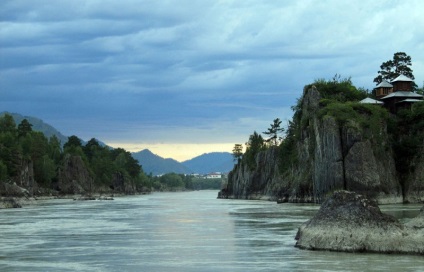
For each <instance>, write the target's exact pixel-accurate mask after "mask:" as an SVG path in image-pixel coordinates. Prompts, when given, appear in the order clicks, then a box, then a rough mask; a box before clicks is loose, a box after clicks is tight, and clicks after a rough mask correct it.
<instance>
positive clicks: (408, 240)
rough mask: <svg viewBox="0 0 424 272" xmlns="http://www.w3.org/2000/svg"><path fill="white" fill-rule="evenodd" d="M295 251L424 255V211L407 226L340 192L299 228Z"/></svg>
mask: <svg viewBox="0 0 424 272" xmlns="http://www.w3.org/2000/svg"><path fill="white" fill-rule="evenodd" d="M295 239H296V240H297V242H296V245H295V246H296V247H298V248H301V249H309V250H328V251H341V252H375V253H398V254H418V255H424V207H423V208H422V209H421V211H420V214H419V215H418V216H417V217H416V218H414V219H412V220H410V221H409V222H407V223H406V224H402V223H400V222H399V221H398V220H397V219H396V218H394V217H392V216H390V215H387V214H384V213H382V212H381V211H380V209H379V207H378V204H377V202H375V201H373V200H370V199H367V198H366V197H364V196H363V195H360V194H357V193H354V192H349V191H337V192H335V193H334V195H333V196H332V197H330V198H328V199H327V200H326V201H325V202H324V203H323V204H322V206H321V208H320V210H319V211H318V213H317V214H316V215H315V216H314V217H313V218H312V219H310V220H309V221H307V222H305V223H304V224H302V225H301V226H300V227H299V230H298V232H297V235H296V237H295Z"/></svg>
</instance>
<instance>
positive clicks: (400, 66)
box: [374, 52, 415, 84]
mask: <svg viewBox="0 0 424 272" xmlns="http://www.w3.org/2000/svg"><path fill="white" fill-rule="evenodd" d="M411 65H412V62H411V57H410V56H408V55H407V54H406V53H405V52H397V53H395V54H394V55H393V59H392V60H388V61H385V62H383V63H382V64H381V65H380V69H381V70H380V71H378V76H377V77H376V78H374V82H375V83H376V84H380V83H381V82H382V81H383V79H385V80H387V81H389V82H390V81H392V80H393V79H395V78H397V77H398V76H399V75H404V76H407V77H409V78H410V79H412V80H414V79H415V77H414V75H413V74H412V69H411V68H410V67H409V66H411Z"/></svg>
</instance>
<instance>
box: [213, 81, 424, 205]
mask: <svg viewBox="0 0 424 272" xmlns="http://www.w3.org/2000/svg"><path fill="white" fill-rule="evenodd" d="M322 101H323V99H322V97H321V94H320V92H319V91H318V90H317V89H316V88H315V87H314V86H307V87H305V89H304V94H303V98H302V100H301V104H299V105H300V110H298V114H299V115H298V118H297V119H298V121H297V123H296V127H295V129H296V131H298V132H296V138H295V139H294V140H293V141H292V142H291V144H292V145H293V146H294V150H295V151H294V152H295V157H296V159H295V160H292V161H290V160H289V161H290V165H289V166H287V165H286V167H283V168H281V167H280V165H281V162H282V161H284V160H286V158H285V156H286V154H285V153H284V152H282V151H280V150H279V149H278V148H270V149H268V150H266V151H262V152H260V153H259V154H257V157H256V166H255V167H254V168H253V169H252V168H251V167H248V165H246V163H245V162H243V160H242V161H241V162H240V163H239V164H237V165H236V166H235V167H234V169H233V170H232V171H231V172H230V174H229V177H228V184H227V186H226V187H225V188H224V190H223V191H222V192H221V194H220V195H221V197H226V198H242V199H259V198H261V199H270V200H278V201H280V202H315V203H322V201H323V200H324V199H325V198H326V197H327V196H328V195H329V194H331V193H332V192H334V191H335V190H349V191H355V192H357V193H360V194H363V195H366V196H367V197H369V198H372V199H375V200H376V201H377V202H378V203H379V204H387V203H402V202H414V203H420V202H423V201H424V167H422V165H424V156H421V157H417V158H416V159H415V160H413V163H414V164H415V165H416V167H415V168H413V169H414V171H412V172H411V173H410V175H409V176H408V181H406V182H405V181H404V180H400V175H399V173H398V172H397V170H396V163H395V154H394V151H393V148H392V145H391V140H390V135H389V133H388V131H387V118H384V116H380V115H373V114H372V113H370V112H369V111H368V110H367V109H366V108H364V109H362V108H360V107H359V106H358V107H357V108H358V110H357V112H356V113H355V114H356V115H357V116H360V118H356V119H355V118H347V119H346V120H343V122H341V121H340V120H339V118H338V116H337V115H336V116H335V115H334V114H333V115H332V114H326V113H325V112H324V113H323V110H322V109H323V108H324V107H325V106H324V105H322V104H321V103H325V102H322ZM358 105H359V104H358ZM375 107H379V106H375ZM358 119H359V120H358Z"/></svg>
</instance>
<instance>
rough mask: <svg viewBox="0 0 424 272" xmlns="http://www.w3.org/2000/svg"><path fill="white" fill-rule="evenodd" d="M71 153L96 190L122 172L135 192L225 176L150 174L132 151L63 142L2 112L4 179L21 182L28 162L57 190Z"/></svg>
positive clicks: (109, 186) (198, 184)
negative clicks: (80, 161)
mask: <svg viewBox="0 0 424 272" xmlns="http://www.w3.org/2000/svg"><path fill="white" fill-rule="evenodd" d="M69 156H78V157H80V158H81V160H82V161H83V163H84V165H85V167H86V168H87V169H88V171H89V174H90V176H91V177H92V179H93V188H94V191H95V190H96V188H97V189H98V190H103V191H105V190H111V191H113V190H114V188H113V186H114V185H113V184H114V180H115V179H116V177H117V175H119V176H120V177H121V178H122V179H123V180H125V181H127V182H129V183H130V184H131V186H132V187H133V188H134V189H135V192H137V191H138V192H146V191H151V190H155V191H175V190H196V189H220V187H221V180H203V179H201V180H200V179H196V178H195V177H192V176H187V175H183V174H176V173H168V174H165V175H162V176H158V177H155V176H152V174H146V173H145V172H144V171H143V169H142V166H141V165H140V164H139V162H138V161H137V160H136V159H134V158H133V156H132V155H131V153H130V152H128V151H126V150H125V149H122V148H111V147H108V146H105V145H103V144H100V143H99V141H97V140H96V139H95V138H92V139H91V140H89V141H88V142H86V143H84V142H83V141H82V140H81V139H80V138H78V137H77V136H75V135H72V136H70V137H68V141H67V142H66V143H64V144H63V145H62V143H61V142H60V141H59V139H58V138H57V137H56V136H51V137H49V138H47V137H46V136H45V135H44V134H43V133H42V132H38V131H34V130H33V129H32V124H30V123H29V121H28V120H27V119H23V120H22V121H21V122H20V123H19V124H18V125H16V123H15V121H14V119H13V116H11V115H10V114H7V113H6V114H4V115H3V116H0V182H6V183H10V184H13V183H17V184H19V183H20V182H19V179H20V175H21V172H22V170H23V168H24V166H25V165H29V164H31V165H32V169H33V174H34V180H35V181H36V183H37V184H38V186H39V187H41V188H42V189H46V190H47V191H49V190H56V189H57V187H56V184H57V183H58V179H59V174H60V172H61V171H62V170H63V165H64V161H65V159H66V158H67V157H69Z"/></svg>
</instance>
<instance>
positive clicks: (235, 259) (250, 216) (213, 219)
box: [0, 191, 424, 272]
mask: <svg viewBox="0 0 424 272" xmlns="http://www.w3.org/2000/svg"><path fill="white" fill-rule="evenodd" d="M216 196H217V191H195V192H181V193H154V194H151V195H142V196H128V197H118V198H115V200H113V201H72V200H63V199H62V200H61V199H57V200H46V201H38V202H37V204H35V205H32V206H26V207H24V208H22V209H6V210H0V271H165V272H166V271H424V258H423V257H422V256H407V255H383V254H350V253H336V252H321V251H306V250H299V249H297V248H295V247H294V244H295V240H294V237H295V234H296V231H297V227H298V226H299V225H300V224H301V223H302V222H304V221H306V220H308V219H309V218H310V217H312V216H313V214H314V213H315V212H316V211H317V209H318V208H319V206H317V205H310V204H276V203H274V202H268V201H247V200H223V199H216ZM419 208H420V206H419V205H388V206H383V207H382V210H385V211H387V212H388V213H390V214H393V215H395V216H397V217H399V218H402V220H404V221H407V220H408V218H411V217H413V216H415V215H416V214H418V210H419Z"/></svg>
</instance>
